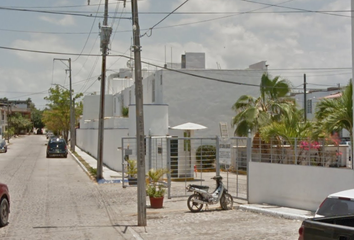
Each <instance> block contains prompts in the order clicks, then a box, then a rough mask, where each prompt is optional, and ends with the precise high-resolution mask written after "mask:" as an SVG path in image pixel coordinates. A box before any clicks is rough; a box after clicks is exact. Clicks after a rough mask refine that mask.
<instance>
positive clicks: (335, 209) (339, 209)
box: [316, 198, 354, 217]
mask: <svg viewBox="0 0 354 240" xmlns="http://www.w3.org/2000/svg"><path fill="white" fill-rule="evenodd" d="M316 214H318V215H322V216H325V217H330V216H340V215H348V214H354V201H350V200H346V199H338V198H327V199H326V200H325V201H324V202H323V204H322V206H321V207H320V209H318V211H317V213H316Z"/></svg>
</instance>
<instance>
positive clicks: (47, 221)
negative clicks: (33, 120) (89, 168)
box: [0, 135, 301, 240]
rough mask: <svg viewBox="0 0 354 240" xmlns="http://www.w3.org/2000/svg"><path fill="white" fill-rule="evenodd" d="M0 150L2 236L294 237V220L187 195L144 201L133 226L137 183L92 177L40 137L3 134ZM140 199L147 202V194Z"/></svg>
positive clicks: (104, 239)
mask: <svg viewBox="0 0 354 240" xmlns="http://www.w3.org/2000/svg"><path fill="white" fill-rule="evenodd" d="M10 142H11V144H10V145H9V148H8V152H7V153H5V154H0V182H3V183H6V184H8V186H9V189H10V194H11V213H10V219H9V220H10V221H9V224H8V225H7V226H5V227H3V228H0V239H2V240H10V239H11V240H17V239H25V240H32V239H36V240H38V239H39V240H41V239H54V240H56V239H85V240H86V239H92V240H96V239H97V240H110V239H115V240H117V239H147V240H149V239H151V240H152V239H153V240H156V239H203V240H205V239H250V240H251V239H272V240H284V239H293V240H295V239H297V238H298V233H297V231H298V228H299V226H300V224H301V221H297V220H288V219H283V218H279V217H273V216H266V215H262V214H259V213H253V212H247V211H242V210H240V209H238V208H237V204H235V209H234V210H229V211H221V210H219V208H218V207H217V206H215V207H211V208H210V210H209V211H202V212H199V213H191V212H189V211H188V209H187V206H186V199H187V198H172V199H165V203H164V208H163V209H151V208H149V206H147V215H146V217H147V226H146V227H140V226H137V200H136V199H137V197H136V190H137V189H136V188H132V187H131V188H129V187H128V188H122V186H121V184H118V183H116V184H97V183H95V182H94V181H92V180H91V179H90V178H89V177H88V176H87V174H86V173H85V172H84V171H83V170H82V169H81V168H80V167H79V165H78V164H77V162H76V161H75V160H74V159H73V158H72V156H71V155H70V154H69V155H68V158H67V159H65V158H49V159H47V158H46V157H45V148H46V146H45V143H46V137H45V136H44V135H43V136H40V135H31V136H22V137H19V138H16V139H12V140H10ZM147 205H149V202H148V200H147Z"/></svg>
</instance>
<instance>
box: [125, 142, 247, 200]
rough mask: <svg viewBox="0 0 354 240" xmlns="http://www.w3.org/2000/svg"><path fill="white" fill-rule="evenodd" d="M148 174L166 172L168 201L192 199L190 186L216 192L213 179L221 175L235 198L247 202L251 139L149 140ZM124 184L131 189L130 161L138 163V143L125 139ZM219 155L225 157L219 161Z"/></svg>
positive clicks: (146, 147) (146, 158) (146, 152)
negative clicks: (167, 172) (160, 169)
mask: <svg viewBox="0 0 354 240" xmlns="http://www.w3.org/2000/svg"><path fill="white" fill-rule="evenodd" d="M144 146H145V166H146V173H147V171H148V170H149V169H152V168H155V169H156V168H166V169H168V170H169V174H167V175H166V179H165V180H166V181H167V183H168V184H167V185H168V191H167V196H168V198H173V197H181V196H188V195H189V194H190V193H188V192H187V191H186V187H187V185H188V184H199V185H206V186H209V187H210V190H213V188H214V186H215V187H216V183H215V181H214V180H212V179H211V178H212V177H214V176H215V175H221V176H222V177H223V181H224V184H225V186H226V187H227V188H228V190H229V192H230V194H231V195H232V196H233V197H235V198H242V199H247V165H248V164H247V161H248V157H247V138H232V139H228V140H227V141H226V143H225V141H219V138H177V137H147V138H145V144H144ZM121 148H122V159H125V160H124V161H123V163H122V165H123V166H122V169H123V171H122V178H123V179H122V180H123V181H122V182H123V187H136V185H129V183H128V176H127V174H126V171H127V167H128V166H127V163H128V161H126V160H128V159H129V160H132V159H133V160H136V159H137V149H136V139H135V138H132V137H130V138H123V139H122V147H121ZM219 152H222V153H223V155H222V156H220V157H219Z"/></svg>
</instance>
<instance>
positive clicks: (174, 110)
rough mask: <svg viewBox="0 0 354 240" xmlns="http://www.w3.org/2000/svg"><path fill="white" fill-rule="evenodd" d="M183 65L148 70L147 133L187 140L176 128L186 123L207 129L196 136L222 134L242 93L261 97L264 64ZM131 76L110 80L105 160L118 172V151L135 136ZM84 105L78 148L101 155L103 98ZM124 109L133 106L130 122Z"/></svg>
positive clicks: (193, 58)
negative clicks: (240, 67) (238, 66)
mask: <svg viewBox="0 0 354 240" xmlns="http://www.w3.org/2000/svg"><path fill="white" fill-rule="evenodd" d="M171 66H176V65H175V64H174V65H172V64H171ZM179 66H180V68H176V67H175V68H173V69H171V68H165V69H161V70H157V71H154V72H148V71H146V70H145V71H143V81H142V82H143V102H144V133H145V135H149V136H179V137H182V136H183V131H181V130H173V129H171V127H174V126H176V125H180V124H183V123H186V122H193V123H197V124H201V125H204V126H205V127H207V128H206V129H204V130H202V131H197V132H195V135H194V136H195V137H216V136H218V135H220V126H219V123H220V122H226V123H227V124H228V126H229V127H230V126H231V125H230V123H231V120H232V117H233V116H234V115H235V112H234V111H233V110H232V109H231V108H232V105H233V104H234V103H235V102H236V100H237V99H238V98H239V97H240V96H241V95H244V94H247V95H252V96H257V94H258V93H259V84H260V80H261V76H262V74H263V73H264V72H265V71H266V65H265V61H262V62H259V63H257V64H253V65H251V66H250V67H249V68H247V69H245V70H232V69H227V70H223V69H205V54H204V53H185V54H184V55H182V58H181V64H180V65H179ZM131 76H133V74H129V72H128V71H127V69H122V71H120V72H119V73H115V74H113V75H112V76H109V77H108V79H107V80H108V83H107V85H108V86H109V88H108V91H107V92H108V94H106V96H105V121H104V126H105V132H104V150H103V162H104V163H105V164H106V165H107V166H109V167H111V168H113V169H115V170H118V171H121V168H122V156H121V153H119V151H117V148H118V147H119V146H121V139H122V138H123V137H128V136H131V137H134V136H135V131H136V130H135V129H136V124H135V85H134V84H132V80H130V77H131ZM114 86H116V88H115V87H114ZM83 105H84V111H83V116H82V118H81V120H80V129H78V130H77V145H78V146H79V147H80V148H82V149H83V150H85V151H87V152H89V153H90V154H92V155H93V156H95V157H96V155H97V137H98V133H97V130H98V112H99V96H98V95H88V96H85V97H84V100H83ZM125 107H129V117H128V118H126V117H123V115H122V109H123V108H125ZM231 132H232V131H231Z"/></svg>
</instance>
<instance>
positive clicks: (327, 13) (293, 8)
mask: <svg viewBox="0 0 354 240" xmlns="http://www.w3.org/2000/svg"><path fill="white" fill-rule="evenodd" d="M239 1H242V2H248V3H255V4H261V5H266V6H270V7H278V8H285V9H291V10H297V11H304V12H309V13H320V14H326V15H332V16H337V17H349V18H351V16H346V15H340V14H335V13H330V12H320V11H316V10H308V9H303V8H295V7H286V6H280V5H278V4H270V3H262V2H256V1H251V0H239Z"/></svg>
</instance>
